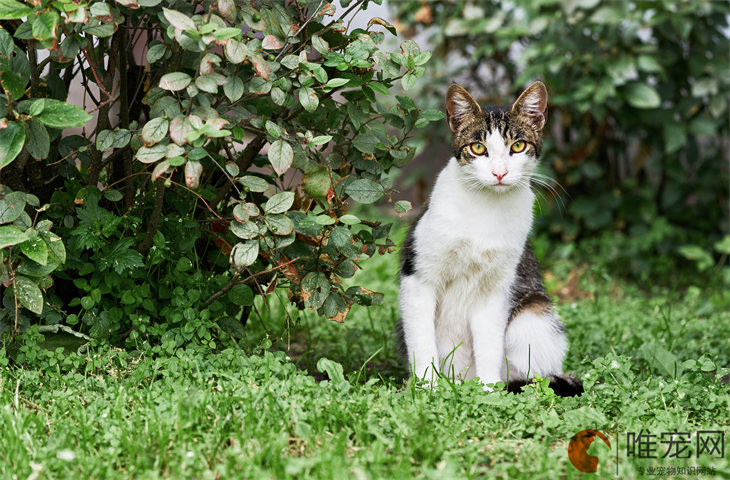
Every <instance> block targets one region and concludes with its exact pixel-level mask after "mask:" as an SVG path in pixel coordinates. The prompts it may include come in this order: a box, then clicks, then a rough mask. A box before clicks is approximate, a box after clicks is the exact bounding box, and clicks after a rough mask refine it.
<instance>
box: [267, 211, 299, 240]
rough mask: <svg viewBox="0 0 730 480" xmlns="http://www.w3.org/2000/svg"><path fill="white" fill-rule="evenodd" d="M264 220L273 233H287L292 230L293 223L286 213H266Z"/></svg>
mask: <svg viewBox="0 0 730 480" xmlns="http://www.w3.org/2000/svg"><path fill="white" fill-rule="evenodd" d="M264 221H265V222H266V226H267V227H268V228H269V231H270V232H271V233H273V234H274V235H289V234H290V233H292V232H293V231H294V223H293V222H292V221H291V220H290V219H289V217H287V216H286V215H282V214H278V215H267V216H266V217H264Z"/></svg>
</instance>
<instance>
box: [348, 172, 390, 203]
mask: <svg viewBox="0 0 730 480" xmlns="http://www.w3.org/2000/svg"><path fill="white" fill-rule="evenodd" d="M345 192H347V194H348V195H350V196H351V197H352V198H353V199H354V200H355V201H357V202H360V203H365V204H368V203H373V202H376V201H377V200H379V199H380V197H382V196H383V194H384V193H385V192H384V191H383V186H382V185H378V184H377V183H375V182H373V181H372V180H368V179H367V178H361V179H359V180H355V181H354V182H352V183H351V184H349V185H348V186H347V187H346V188H345Z"/></svg>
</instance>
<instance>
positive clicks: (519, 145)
mask: <svg viewBox="0 0 730 480" xmlns="http://www.w3.org/2000/svg"><path fill="white" fill-rule="evenodd" d="M525 147H527V142H523V141H522V140H517V141H516V142H515V143H513V144H512V146H511V147H510V150H512V152H513V153H520V152H521V151H523V150H524V149H525Z"/></svg>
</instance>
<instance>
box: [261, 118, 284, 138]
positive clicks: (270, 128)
mask: <svg viewBox="0 0 730 480" xmlns="http://www.w3.org/2000/svg"><path fill="white" fill-rule="evenodd" d="M264 126H265V127H266V131H267V132H268V134H269V135H271V136H272V137H274V138H279V137H281V134H282V131H281V127H279V125H277V124H276V123H275V122H272V121H271V120H266V124H265V125H264Z"/></svg>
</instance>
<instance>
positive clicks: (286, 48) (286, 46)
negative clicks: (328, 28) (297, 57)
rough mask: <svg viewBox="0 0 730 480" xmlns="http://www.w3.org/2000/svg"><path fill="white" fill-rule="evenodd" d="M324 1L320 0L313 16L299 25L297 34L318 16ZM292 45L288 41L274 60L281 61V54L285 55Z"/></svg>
mask: <svg viewBox="0 0 730 480" xmlns="http://www.w3.org/2000/svg"><path fill="white" fill-rule="evenodd" d="M323 3H324V0H320V1H319V5H317V8H315V9H314V13H313V14H312V16H311V17H309V18H308V19H307V20H306V21H305V22H304V23H303V24H302V26H301V27H299V28H298V29H297V33H296V35H299V33H300V32H303V31H304V29H305V28H306V27H307V24H308V23H309V22H311V21H312V19H313V18H314V17H316V16H317V12H319V9H320V8H322V4H323ZM290 45H291V43H290V42H286V45H284V47H283V48H282V49H281V51H279V54H278V55H277V56H276V58H275V59H274V61H275V62H278V61H279V59H280V58H281V56H282V55H284V53H286V52H287V50H289V46H290Z"/></svg>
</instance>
